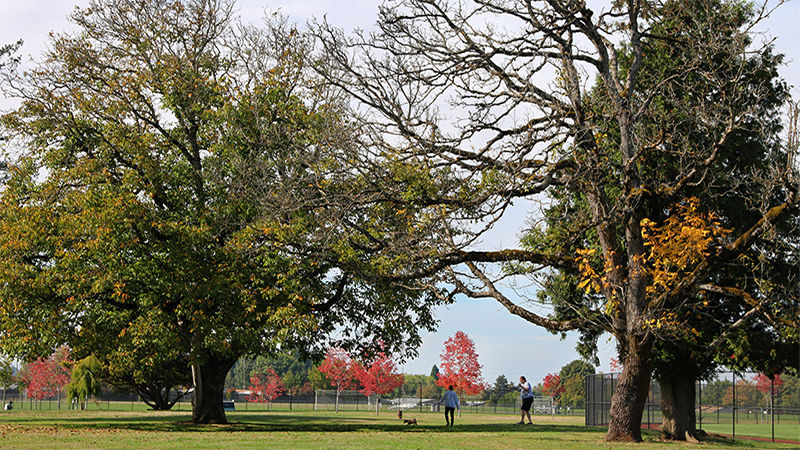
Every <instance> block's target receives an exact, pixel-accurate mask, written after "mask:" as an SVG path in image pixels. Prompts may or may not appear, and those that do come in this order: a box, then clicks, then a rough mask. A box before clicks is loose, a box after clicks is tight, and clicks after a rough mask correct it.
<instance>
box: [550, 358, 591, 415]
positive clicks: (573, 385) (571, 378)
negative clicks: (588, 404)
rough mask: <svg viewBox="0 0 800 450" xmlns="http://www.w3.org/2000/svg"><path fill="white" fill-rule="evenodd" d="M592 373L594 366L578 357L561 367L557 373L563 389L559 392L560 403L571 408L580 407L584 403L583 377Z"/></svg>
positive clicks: (584, 388)
mask: <svg viewBox="0 0 800 450" xmlns="http://www.w3.org/2000/svg"><path fill="white" fill-rule="evenodd" d="M594 373H595V370H594V366H592V365H591V364H589V363H587V362H586V361H583V360H580V359H576V360H574V361H572V362H569V363H567V364H566V365H565V366H564V367H562V368H561V371H560V372H559V373H558V376H559V378H560V379H561V384H562V386H563V389H564V391H563V392H562V393H561V401H560V404H561V405H563V406H570V407H573V408H580V407H582V406H583V405H584V404H585V397H586V384H585V378H586V376H588V375H593V374H594Z"/></svg>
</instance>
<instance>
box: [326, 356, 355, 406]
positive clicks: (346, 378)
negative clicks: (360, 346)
mask: <svg viewBox="0 0 800 450" xmlns="http://www.w3.org/2000/svg"><path fill="white" fill-rule="evenodd" d="M353 368H354V364H353V358H351V357H350V354H349V353H347V351H346V350H344V349H343V348H339V347H331V348H329V349H328V351H327V352H326V353H325V360H324V361H322V364H320V365H319V367H318V369H319V371H320V372H321V373H322V374H323V375H325V377H326V378H327V379H328V381H329V382H330V383H331V384H332V385H333V386H334V387H335V388H336V406H335V407H334V408H335V410H336V412H337V413H338V412H339V392H340V391H341V390H342V389H347V388H349V387H351V386H352V385H353V380H354V378H355V374H354V372H353Z"/></svg>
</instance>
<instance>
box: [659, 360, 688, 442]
mask: <svg viewBox="0 0 800 450" xmlns="http://www.w3.org/2000/svg"><path fill="white" fill-rule="evenodd" d="M696 378H697V377H696V376H695V374H694V372H693V371H691V370H675V371H674V372H671V373H669V374H667V375H662V379H661V380H659V383H660V384H661V412H662V417H663V418H662V422H661V437H662V439H668V440H674V441H685V440H686V439H687V433H688V435H689V436H691V437H693V438H697V427H696V425H695V424H696V423H697V422H696V421H697V416H696V413H695V396H696V386H695V383H696V382H697V379H696Z"/></svg>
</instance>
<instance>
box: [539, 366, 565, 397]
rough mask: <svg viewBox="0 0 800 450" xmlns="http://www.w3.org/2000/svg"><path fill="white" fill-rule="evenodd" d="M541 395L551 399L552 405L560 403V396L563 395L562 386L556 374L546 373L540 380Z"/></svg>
mask: <svg viewBox="0 0 800 450" xmlns="http://www.w3.org/2000/svg"><path fill="white" fill-rule="evenodd" d="M542 393H543V394H544V395H548V396H550V397H553V403H556V404H558V403H560V402H561V394H563V393H564V384H563V383H562V382H561V377H560V376H559V375H558V374H557V373H548V374H547V375H545V377H544V379H542Z"/></svg>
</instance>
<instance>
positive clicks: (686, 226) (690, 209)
mask: <svg viewBox="0 0 800 450" xmlns="http://www.w3.org/2000/svg"><path fill="white" fill-rule="evenodd" d="M699 202H700V201H699V200H698V199H697V198H695V197H691V198H689V199H687V200H685V201H684V202H682V203H680V204H678V205H676V206H675V207H674V208H673V209H674V213H673V214H671V215H670V217H669V218H667V220H666V221H664V223H663V224H662V225H660V226H659V225H657V224H656V223H655V222H653V221H652V220H650V219H646V218H645V219H642V221H641V227H642V237H644V240H645V245H647V247H648V248H649V249H650V254H649V255H647V257H646V262H647V266H646V267H647V268H648V269H647V270H648V271H649V272H650V275H651V283H650V285H649V286H648V287H647V292H648V293H649V294H651V295H657V294H659V293H661V292H666V291H668V290H670V289H672V288H673V287H674V286H675V285H676V284H677V283H678V282H679V280H680V278H681V276H682V275H683V274H685V273H686V272H688V271H691V270H692V269H693V267H694V266H695V265H696V264H697V263H698V262H700V261H701V260H703V259H704V258H706V257H707V256H709V254H710V252H711V249H712V244H713V242H714V241H715V240H718V239H720V238H723V237H724V236H726V235H727V234H728V233H730V230H728V229H725V228H723V227H722V226H721V225H720V223H719V220H718V219H717V217H716V216H715V215H714V214H713V213H703V212H700V211H699V209H698V207H699Z"/></svg>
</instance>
